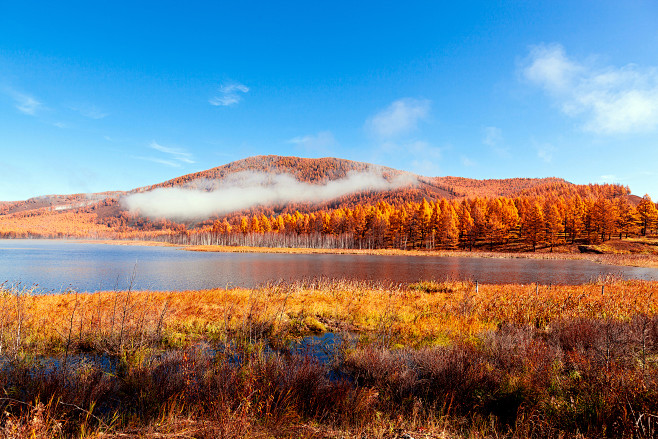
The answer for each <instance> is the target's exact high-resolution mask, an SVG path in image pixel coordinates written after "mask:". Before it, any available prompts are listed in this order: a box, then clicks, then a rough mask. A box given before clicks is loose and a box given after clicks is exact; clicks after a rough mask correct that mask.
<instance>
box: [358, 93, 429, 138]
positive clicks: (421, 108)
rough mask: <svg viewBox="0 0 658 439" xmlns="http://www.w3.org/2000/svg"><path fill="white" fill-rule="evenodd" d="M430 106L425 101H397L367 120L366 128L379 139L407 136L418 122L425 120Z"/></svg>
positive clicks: (410, 99) (407, 99) (406, 99)
mask: <svg viewBox="0 0 658 439" xmlns="http://www.w3.org/2000/svg"><path fill="white" fill-rule="evenodd" d="M430 106H431V102H430V101H429V100H427V99H412V98H405V99H400V100H397V101H395V102H393V103H392V104H391V105H389V106H388V107H387V108H386V109H384V110H382V111H380V112H379V113H377V114H375V115H374V116H372V117H371V118H369V119H368V120H367V121H366V128H367V129H368V131H370V132H371V133H372V134H374V135H375V136H376V137H379V138H381V139H391V138H395V137H397V136H400V135H403V134H408V133H410V132H413V131H414V130H415V129H416V128H417V126H418V122H419V121H421V120H424V119H426V118H427V116H428V115H429V111H430Z"/></svg>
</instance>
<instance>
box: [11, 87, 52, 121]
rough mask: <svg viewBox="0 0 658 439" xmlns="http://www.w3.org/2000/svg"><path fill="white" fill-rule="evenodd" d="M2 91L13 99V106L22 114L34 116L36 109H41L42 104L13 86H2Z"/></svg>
mask: <svg viewBox="0 0 658 439" xmlns="http://www.w3.org/2000/svg"><path fill="white" fill-rule="evenodd" d="M3 91H4V93H5V94H6V95H8V96H9V97H11V98H12V99H13V100H14V103H15V107H16V109H17V110H18V111H20V112H21V113H24V114H29V115H30V116H34V115H35V114H36V113H37V111H39V110H41V109H43V104H42V103H41V102H39V101H38V100H37V99H35V98H34V97H32V96H30V95H26V94H24V93H20V92H18V91H16V90H14V89H13V88H10V87H6V88H4V90H3Z"/></svg>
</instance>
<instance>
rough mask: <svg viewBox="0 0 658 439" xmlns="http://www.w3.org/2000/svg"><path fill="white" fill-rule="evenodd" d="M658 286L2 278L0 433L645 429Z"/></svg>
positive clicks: (655, 374)
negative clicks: (156, 284)
mask: <svg viewBox="0 0 658 439" xmlns="http://www.w3.org/2000/svg"><path fill="white" fill-rule="evenodd" d="M657 287H658V284H656V283H655V282H642V281H618V280H614V279H601V280H600V282H597V283H593V284H588V285H579V286H542V285H525V286H523V285H474V284H472V283H464V282H448V283H435V282H421V283H417V284H412V285H408V286H387V285H379V284H364V283H351V282H341V281H328V280H317V281H309V282H305V283H298V284H293V285H278V284H277V285H270V286H267V287H263V288H260V289H256V290H245V289H231V290H208V291H186V292H133V291H123V292H106V293H96V294H85V295H81V294H75V293H69V294H60V295H49V296H34V295H31V294H29V292H19V291H16V290H13V289H3V290H2V294H1V295H0V301H2V303H1V304H0V305H1V306H0V349H2V350H1V354H0V391H1V392H2V393H1V395H2V396H0V409H2V413H4V414H3V415H2V416H1V417H0V436H5V437H71V436H83V437H126V436H128V437H136V436H148V435H161V436H166V435H169V436H172V437H173V436H193V437H381V438H394V437H404V436H403V434H407V435H410V436H412V437H502V436H505V437H546V438H552V437H574V438H575V437H592V438H594V437H597V438H598V437H655V435H656V433H657V431H656V423H655V420H656V419H657V417H658V362H657V361H656V359H657V358H658V300H657V297H656V291H657ZM326 330H329V331H333V332H334V333H336V334H338V340H343V344H342V345H339V346H338V347H335V348H332V349H331V351H332V352H333V356H332V357H331V358H332V360H331V361H329V362H322V361H320V360H318V358H317V357H314V356H313V355H314V354H313V351H309V352H308V354H304V352H303V351H301V352H300V350H299V348H296V347H295V344H294V343H293V341H294V340H295V339H296V338H297V337H300V336H303V335H309V334H315V333H320V332H324V331H326Z"/></svg>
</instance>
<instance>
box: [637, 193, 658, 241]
mask: <svg viewBox="0 0 658 439" xmlns="http://www.w3.org/2000/svg"><path fill="white" fill-rule="evenodd" d="M637 213H638V216H639V218H640V228H641V233H642V236H646V235H647V234H648V233H649V231H650V230H651V228H652V227H653V225H654V223H656V221H658V209H656V205H655V203H654V202H653V201H651V197H650V196H649V194H645V195H644V197H642V200H641V201H640V204H638V205H637Z"/></svg>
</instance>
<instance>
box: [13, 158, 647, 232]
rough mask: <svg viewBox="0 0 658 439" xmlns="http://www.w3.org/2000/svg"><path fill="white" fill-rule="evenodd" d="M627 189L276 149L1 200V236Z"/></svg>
mask: <svg viewBox="0 0 658 439" xmlns="http://www.w3.org/2000/svg"><path fill="white" fill-rule="evenodd" d="M629 193H630V191H629V190H628V188H625V187H622V186H619V185H574V184H572V183H569V182H567V181H565V180H563V179H559V178H513V179H500V180H475V179H468V178H462V177H426V176H419V175H415V174H411V173H408V172H404V171H400V170H397V169H393V168H388V167H383V166H377V165H372V164H369V163H363V162H355V161H350V160H344V159H338V158H320V159H308V158H299V157H281V156H274V155H269V156H256V157H249V158H246V159H243V160H238V161H235V162H232V163H228V164H226V165H223V166H218V167H215V168H212V169H208V170H206V171H201V172H196V173H192V174H187V175H183V176H180V177H177V178H174V179H171V180H168V181H165V182H162V183H158V184H154V185H152V186H146V187H141V188H136V189H134V190H132V191H129V192H120V191H111V192H103V193H95V194H73V195H49V196H42V197H35V198H31V199H29V200H25V201H19V202H4V203H0V236H6V237H21V236H46V237H61V236H99V237H100V236H102V237H128V238H129V237H135V236H142V235H141V234H143V233H151V232H154V233H155V232H157V233H160V232H161V233H178V232H180V231H182V230H189V229H195V228H197V229H203V228H206V227H209V226H211V225H212V224H213V221H215V220H217V219H220V220H221V219H222V218H226V219H227V220H228V221H229V223H232V224H238V223H239V221H240V220H241V218H243V217H244V216H248V217H252V216H256V215H265V216H268V217H270V218H274V216H276V215H286V214H287V215H291V214H295V213H297V212H299V213H301V214H304V215H308V214H312V213H314V212H327V213H330V212H331V211H334V210H336V209H347V210H346V211H351V210H354V209H355V208H357V207H363V206H375V205H380V206H384V205H386V206H407V208H408V207H409V206H411V205H415V204H418V203H421V202H422V200H423V199H425V200H427V201H430V202H437V201H439V200H448V201H451V200H452V202H453V203H455V202H456V201H459V200H462V199H475V198H488V199H495V198H501V197H502V198H505V199H510V200H511V199H515V198H519V197H525V198H533V197H534V198H537V197H540V198H551V199H557V198H559V197H563V198H570V197H574V196H578V197H582V198H583V199H586V198H595V197H599V198H601V197H603V198H605V199H608V200H614V199H616V198H618V197H620V196H621V197H624V198H626V199H629V200H631V204H633V205H635V204H637V202H638V201H639V198H637V197H635V199H636V200H633V199H631V198H630V196H629ZM227 200H230V201H231V202H228V201H227ZM633 201H634V202H633ZM414 203H415V204H414ZM455 206H456V205H455ZM164 208H167V209H164ZM163 209H164V210H163ZM381 209H382V208H380V210H381ZM389 210H390V209H389Z"/></svg>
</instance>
